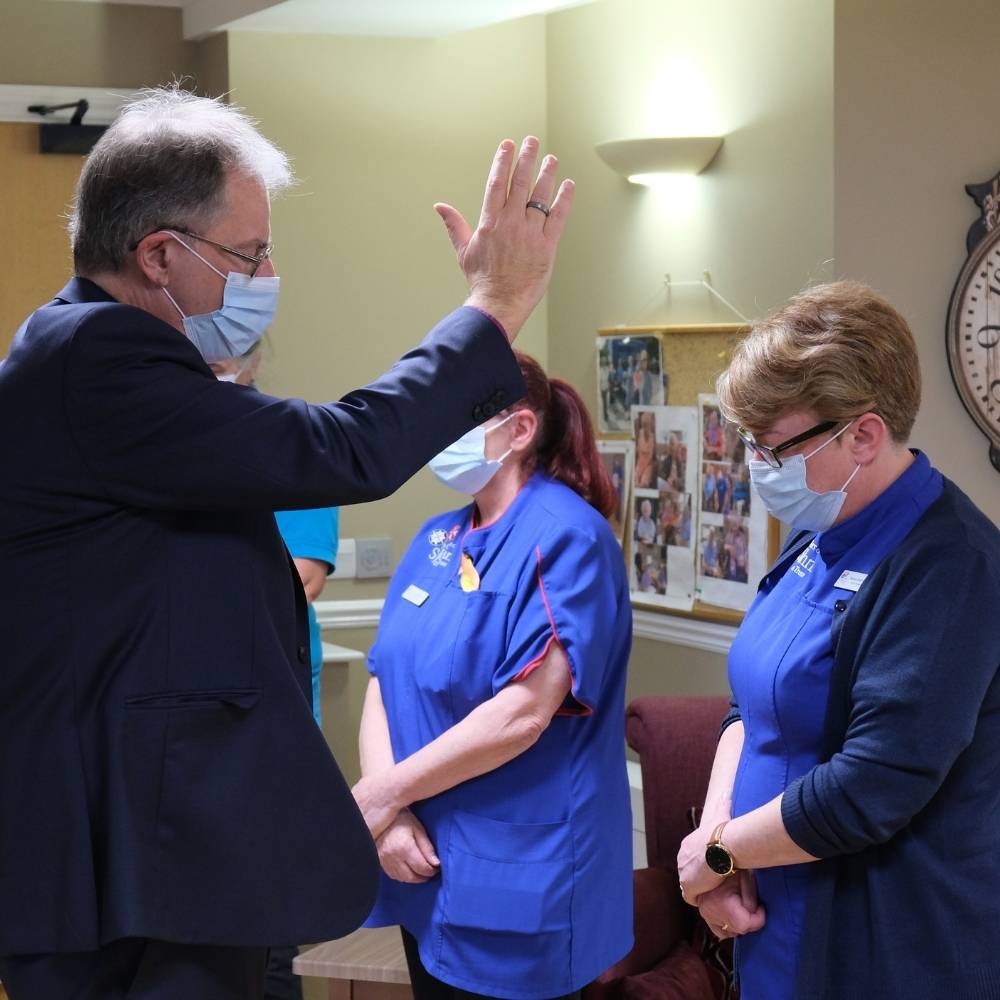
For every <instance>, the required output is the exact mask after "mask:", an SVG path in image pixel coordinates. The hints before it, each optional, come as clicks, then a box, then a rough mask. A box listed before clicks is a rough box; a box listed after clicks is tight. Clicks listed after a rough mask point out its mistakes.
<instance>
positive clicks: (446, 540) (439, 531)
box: [427, 524, 462, 566]
mask: <svg viewBox="0 0 1000 1000" xmlns="http://www.w3.org/2000/svg"><path fill="white" fill-rule="evenodd" d="M461 530H462V526H461V525H459V524H456V525H455V526H454V527H453V528H452V529H451V530H450V531H445V530H444V529H443V528H435V529H434V530H433V531H432V532H431V533H430V534H429V535H428V536H427V540H428V541H429V542H430V545H431V551H430V555H429V556H428V557H427V558H428V559H430V561H431V565H432V566H447V565H448V563H450V562H451V557H452V555H454V553H455V544H456V543H455V539H456V538H458V533H459V531H461Z"/></svg>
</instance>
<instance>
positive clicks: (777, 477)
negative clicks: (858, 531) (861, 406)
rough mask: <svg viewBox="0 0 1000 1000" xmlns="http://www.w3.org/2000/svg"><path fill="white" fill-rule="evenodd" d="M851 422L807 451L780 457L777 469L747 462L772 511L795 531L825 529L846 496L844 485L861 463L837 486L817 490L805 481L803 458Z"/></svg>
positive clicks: (765, 504)
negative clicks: (844, 481) (837, 487)
mask: <svg viewBox="0 0 1000 1000" xmlns="http://www.w3.org/2000/svg"><path fill="white" fill-rule="evenodd" d="M850 426H851V425H850V424H849V423H848V424H845V425H844V426H843V427H841V428H840V430H839V431H837V433H836V434H834V435H833V437H831V438H830V440H829V441H824V442H823V444H821V445H820V446H819V447H818V448H817V449H816V450H815V451H811V452H809V454H808V455H792V456H791V458H786V459H783V460H782V463H781V468H780V469H773V468H771V466H770V465H768V464H767V462H763V461H760V460H755V461H751V462H750V463H749V465H750V479H751V481H752V482H753V485H754V487H755V488H756V490H757V493H758V494H759V495H760V498H761V500H762V501H763V502H764V506H765V507H766V508H767V509H768V512H769V513H770V514H771V515H773V516H774V517H776V518H777V519H778V520H779V521H784V522H785V524H787V525H788V526H789V527H790V528H793V529H795V530H797V531H826V529H827V528H830V527H832V525H833V523H834V522H835V521H836V520H837V515H838V514H839V513H840V509H841V508H842V507H843V506H844V501H845V500H846V499H847V487H848V486H849V485H850V483H851V480H852V479H853V478H854V477H855V476H856V475H857V474H858V470H859V469H860V468H861V466H860V465H858V466H855V469H854V471H853V472H852V473H851V474H850V475H849V476H848V477H847V482H846V483H844V485H843V486H842V487H841V488H840V489H839V490H829V491H828V492H826V493H817V492H816V491H815V490H812V489H810V488H809V485H808V484H807V483H806V459H807V458H812V457H813V455H815V454H817V453H818V452H821V451H822V450H823V449H824V448H825V447H826V446H827V445H828V444H830V442H831V441H835V440H836V439H837V438H838V437H840V435H841V434H843V433H844V431H846V430H847V428H848V427H850Z"/></svg>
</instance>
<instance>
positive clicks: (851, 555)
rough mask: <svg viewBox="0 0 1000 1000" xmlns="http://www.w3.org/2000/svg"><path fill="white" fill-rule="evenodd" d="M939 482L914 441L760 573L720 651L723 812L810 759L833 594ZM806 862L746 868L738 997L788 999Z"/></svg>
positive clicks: (792, 774)
mask: <svg viewBox="0 0 1000 1000" xmlns="http://www.w3.org/2000/svg"><path fill="white" fill-rule="evenodd" d="M941 488H942V482H941V475H940V473H938V472H937V471H936V470H934V469H933V468H931V465H930V463H929V462H928V461H927V458H926V456H924V455H922V454H920V453H919V452H918V453H916V456H915V459H914V461H913V463H912V464H911V465H910V466H909V467H908V468H907V469H906V470H905V471H904V472H903V474H902V475H901V476H900V477H899V478H898V479H897V480H896V481H895V482H894V483H893V484H892V485H891V486H890V487H889V488H888V489H887V490H885V491H884V492H883V493H882V494H881V495H880V496H878V497H877V498H876V499H875V500H874V501H872V503H870V504H869V505H868V506H867V507H865V508H864V509H863V510H860V511H859V512H858V513H857V514H855V515H854V516H853V517H850V518H848V519H847V520H846V521H843V522H842V523H841V524H838V525H835V526H834V527H833V528H830V529H829V530H827V531H824V532H821V533H820V534H818V535H817V536H816V537H815V538H814V539H813V541H812V542H811V544H810V545H809V546H808V547H807V548H806V549H805V550H804V551H803V552H802V554H801V555H800V556H799V558H798V559H797V560H796V561H795V562H794V563H792V565H791V566H790V567H789V568H788V569H787V570H786V571H785V572H784V574H782V575H780V576H777V575H776V578H774V579H772V576H770V575H769V576H767V577H765V578H764V581H763V582H762V583H761V587H760V591H759V592H758V595H757V598H756V600H755V601H754V603H753V604H752V605H751V607H750V610H749V611H748V612H747V615H746V618H745V620H744V622H743V625H742V626H741V627H740V630H739V632H738V633H737V635H736V639H735V640H734V642H733V645H732V649H731V650H730V653H729V683H730V685H731V687H732V690H733V694H734V696H735V699H736V702H737V704H738V705H739V709H740V717H741V719H742V721H743V726H744V741H743V753H742V756H741V757H740V763H739V768H738V769H737V772H736V782H735V786H734V789H733V815H734V816H742V815H743V814H744V813H748V812H750V811H751V810H753V809H756V808H758V807H759V806H762V805H764V804H765V803H767V802H770V801H771V800H772V799H773V798H775V797H776V796H778V795H780V794H781V793H782V792H783V791H784V790H785V788H786V787H787V785H788V784H789V782H791V781H793V780H794V779H795V778H798V777H800V776H801V775H803V774H805V773H806V772H807V771H809V770H810V769H811V768H812V767H814V766H815V765H816V764H818V763H819V762H820V758H819V754H820V743H821V739H822V733H823V718H824V715H825V713H826V703H827V695H828V692H829V681H830V671H831V668H832V666H833V650H832V648H831V644H830V642H831V640H830V630H831V627H832V624H833V615H834V614H835V613H836V612H835V605H836V604H837V603H838V602H849V601H850V600H851V598H852V597H853V595H854V593H855V592H856V590H857V587H858V586H859V585H860V582H861V581H863V578H864V576H865V575H867V574H868V573H871V572H872V570H873V569H874V568H875V567H876V566H877V565H878V564H879V562H881V561H882V559H884V558H885V557H886V556H887V555H889V554H890V553H891V552H892V551H893V550H894V549H895V548H896V547H897V546H898V545H899V544H900V543H901V542H902V541H903V539H904V538H905V537H906V535H907V534H908V533H909V532H910V530H911V529H912V528H913V526H914V524H916V522H917V520H918V519H919V518H920V516H921V515H922V514H923V513H924V511H925V510H926V509H927V508H928V507H929V506H930V504H931V503H932V502H933V501H934V500H936V499H937V498H938V496H939V495H940V493H941ZM845 574H857V575H846V576H845ZM738 860H739V859H737V861H738ZM809 868H810V866H809V865H808V864H803V865H788V866H786V867H779V868H766V869H761V870H759V871H757V872H756V877H757V887H758V890H759V893H760V900H761V902H762V903H763V905H764V907H765V911H766V914H767V922H766V923H765V925H764V927H763V929H761V930H760V931H758V932H756V933H754V934H747V935H746V936H745V937H741V938H738V939H737V968H738V974H739V980H740V996H741V1000H793V998H794V996H795V982H796V975H797V969H798V960H799V940H800V938H801V936H802V922H803V919H804V916H805V902H806V880H807V879H808V877H809Z"/></svg>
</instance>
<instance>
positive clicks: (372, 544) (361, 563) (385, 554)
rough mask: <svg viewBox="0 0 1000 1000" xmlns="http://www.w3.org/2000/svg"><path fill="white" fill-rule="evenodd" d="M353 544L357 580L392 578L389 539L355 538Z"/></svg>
mask: <svg viewBox="0 0 1000 1000" xmlns="http://www.w3.org/2000/svg"><path fill="white" fill-rule="evenodd" d="M354 544H355V558H356V564H355V565H356V571H355V572H356V573H357V577H358V579H372V578H374V577H382V576H392V539H391V538H356V539H355V540H354Z"/></svg>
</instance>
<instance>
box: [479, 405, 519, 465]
mask: <svg viewBox="0 0 1000 1000" xmlns="http://www.w3.org/2000/svg"><path fill="white" fill-rule="evenodd" d="M513 416H514V414H513V413H508V414H507V416H506V417H504V418H503V420H501V421H500V423H498V424H494V425H493V426H492V427H487V428H486V430H485V431H483V434H484V435H485V434H489V432H490V431H495V430H496V429H497V428H498V427H503V425H504V424H505V423H507V421H508V420H510V419H511V418H512V417H513ZM513 450H514V449H513V448H508V449H507V450H506V451H505V452H504V453H503V454H502V455H501V456H500V457H499V458H494V459H491V461H493V462H499V463H500V464H501V465H503V463H504V460H505V459H507V458H508V457H509V456H510V454H511V452H513ZM484 457H485V456H484Z"/></svg>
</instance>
